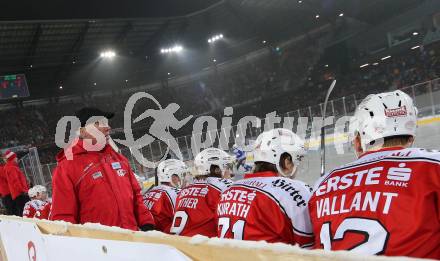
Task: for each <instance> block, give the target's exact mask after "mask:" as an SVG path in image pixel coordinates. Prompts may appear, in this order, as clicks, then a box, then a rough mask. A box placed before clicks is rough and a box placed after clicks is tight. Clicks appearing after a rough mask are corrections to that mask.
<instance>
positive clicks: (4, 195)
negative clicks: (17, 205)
mask: <svg viewBox="0 0 440 261" xmlns="http://www.w3.org/2000/svg"><path fill="white" fill-rule="evenodd" d="M4 166H5V162H4V160H3V157H0V197H1V199H2V203H3V206H5V208H6V214H7V215H13V214H14V204H13V202H12V198H11V192H10V191H9V185H8V180H7V179H6V174H5V172H4Z"/></svg>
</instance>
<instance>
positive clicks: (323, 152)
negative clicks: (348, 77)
mask: <svg viewBox="0 0 440 261" xmlns="http://www.w3.org/2000/svg"><path fill="white" fill-rule="evenodd" d="M335 85H336V80H333V82H332V84H331V85H330V88H329V89H328V91H327V94H326V96H325V101H324V110H323V112H322V127H321V177H322V176H324V174H325V140H324V139H325V126H324V123H325V117H326V112H327V103H328V99H329V97H330V94H331V93H332V92H333V89H334V88H335Z"/></svg>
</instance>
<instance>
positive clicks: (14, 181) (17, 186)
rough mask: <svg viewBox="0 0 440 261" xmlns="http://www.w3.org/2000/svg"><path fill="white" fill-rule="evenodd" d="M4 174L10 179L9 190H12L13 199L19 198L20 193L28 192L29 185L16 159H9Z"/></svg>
mask: <svg viewBox="0 0 440 261" xmlns="http://www.w3.org/2000/svg"><path fill="white" fill-rule="evenodd" d="M3 171H4V175H5V177H6V179H7V181H8V186H9V191H10V192H11V197H12V199H15V198H17V197H18V196H19V195H20V194H23V193H27V192H28V190H29V186H28V184H27V181H26V177H25V176H24V174H23V172H21V170H20V168H19V167H18V164H17V163H16V162H15V161H9V162H8V163H6V164H5V166H4V168H3Z"/></svg>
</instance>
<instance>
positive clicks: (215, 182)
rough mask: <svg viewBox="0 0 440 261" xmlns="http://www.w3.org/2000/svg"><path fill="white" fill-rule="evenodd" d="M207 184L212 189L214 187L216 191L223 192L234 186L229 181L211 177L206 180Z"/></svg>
mask: <svg viewBox="0 0 440 261" xmlns="http://www.w3.org/2000/svg"><path fill="white" fill-rule="evenodd" d="M206 183H207V184H208V185H210V186H211V187H214V189H217V190H218V191H220V192H222V191H223V190H225V189H227V188H228V187H229V186H230V185H231V184H232V181H230V182H229V181H228V180H227V179H222V178H214V177H209V178H208V179H207V180H206Z"/></svg>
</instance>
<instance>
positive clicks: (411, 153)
mask: <svg viewBox="0 0 440 261" xmlns="http://www.w3.org/2000/svg"><path fill="white" fill-rule="evenodd" d="M387 158H393V159H395V158H402V159H409V160H411V159H414V160H426V161H429V162H432V163H438V164H440V151H439V150H432V149H424V148H407V149H403V150H400V151H397V152H394V153H392V154H391V155H389V156H388V157H387Z"/></svg>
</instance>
